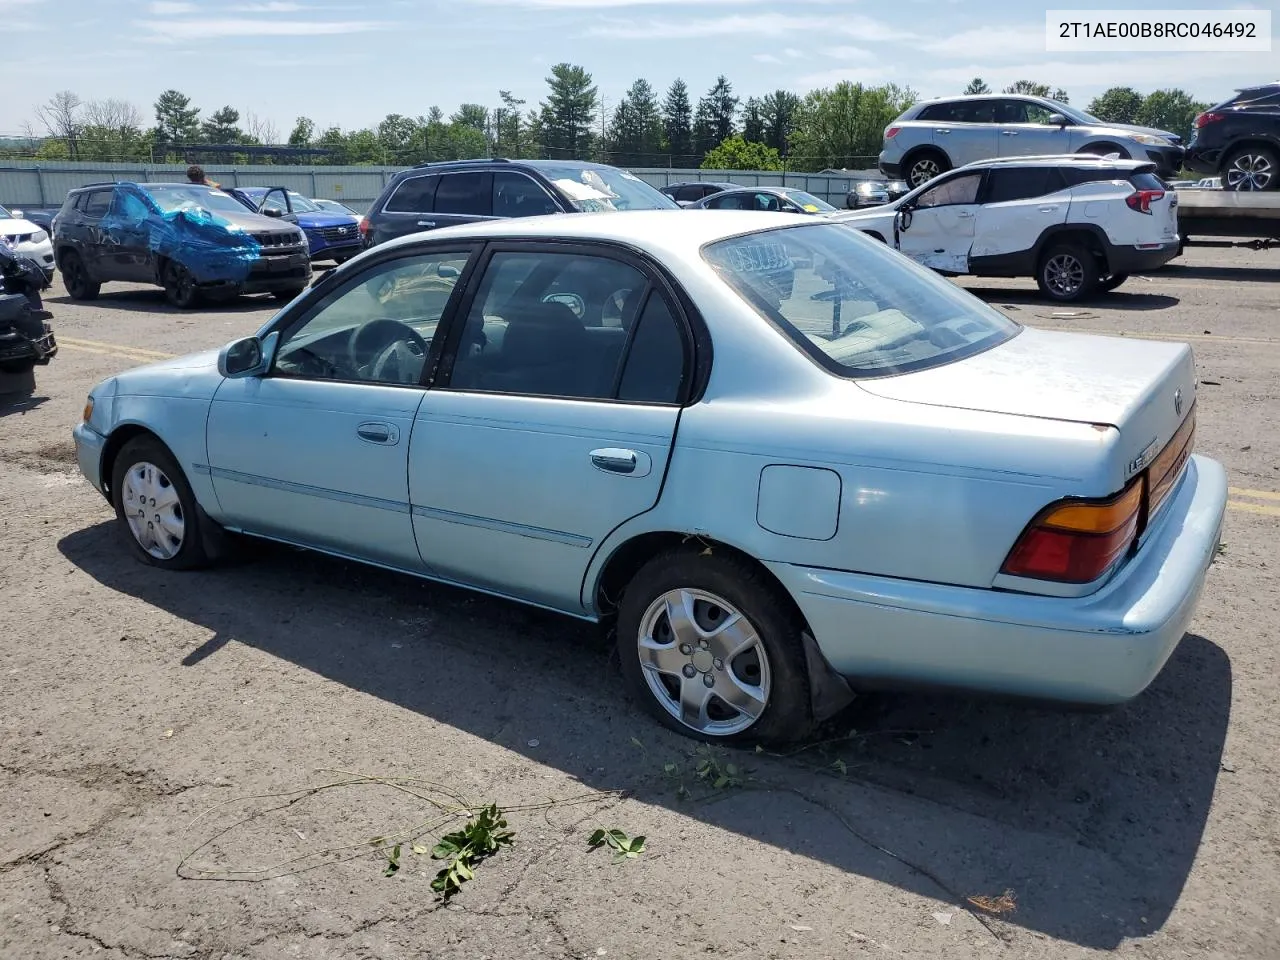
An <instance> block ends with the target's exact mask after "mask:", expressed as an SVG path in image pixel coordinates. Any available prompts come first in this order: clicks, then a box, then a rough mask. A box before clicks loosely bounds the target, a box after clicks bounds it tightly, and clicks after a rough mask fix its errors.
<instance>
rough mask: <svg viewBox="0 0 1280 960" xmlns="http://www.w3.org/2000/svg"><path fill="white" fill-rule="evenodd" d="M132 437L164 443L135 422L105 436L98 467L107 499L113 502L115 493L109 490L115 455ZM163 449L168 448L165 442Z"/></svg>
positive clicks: (113, 471)
mask: <svg viewBox="0 0 1280 960" xmlns="http://www.w3.org/2000/svg"><path fill="white" fill-rule="evenodd" d="M134 437H151V438H152V439H154V440H155V441H156V442H157V443H162V444H163V443H164V441H163V440H161V439H160V438H159V437H158V436H156V435H155V434H154V433H152V432H151V431H150V430H148V429H147V428H146V427H140V426H138V425H137V424H136V423H126V424H125V425H124V426H122V427H118V428H117V429H115V430H113V431H112V432H111V436H109V437H107V442H106V444H104V445H103V448H102V464H101V467H100V470H101V477H102V486H103V487H104V488H105V489H106V491H107V499H108V500H110V501H112V502H114V500H113V497H114V496H115V494H114V493H113V491H112V490H111V478H112V476H113V475H114V473H115V467H116V457H118V456H119V455H120V451H121V450H122V449H124V445H125V444H126V443H128V442H129V441H130V440H132V439H133V438H134ZM165 449H166V450H167V449H169V447H168V444H165Z"/></svg>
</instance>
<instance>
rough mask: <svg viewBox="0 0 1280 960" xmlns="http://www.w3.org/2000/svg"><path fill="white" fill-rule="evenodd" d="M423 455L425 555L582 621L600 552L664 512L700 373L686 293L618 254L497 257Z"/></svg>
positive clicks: (468, 304) (425, 432) (433, 406)
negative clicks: (682, 302)
mask: <svg viewBox="0 0 1280 960" xmlns="http://www.w3.org/2000/svg"><path fill="white" fill-rule="evenodd" d="M469 287H470V289H469V290H468V294H467V297H466V298H465V299H464V301H463V302H462V304H461V307H460V310H459V312H458V313H457V314H456V319H455V321H454V323H453V325H452V327H453V328H452V329H451V330H450V331H449V333H448V335H447V340H446V345H445V352H444V355H443V357H442V360H441V366H440V373H439V376H438V378H437V380H436V383H435V384H433V388H432V389H431V390H429V391H427V394H426V396H425V398H424V400H423V403H422V406H421V407H420V408H419V410H418V414H417V417H416V420H415V423H414V426H413V433H412V440H411V444H410V449H409V495H410V500H411V503H412V512H413V525H414V530H415V533H416V535H417V540H418V548H419V550H420V551H421V553H422V559H423V561H424V562H425V563H426V565H427V566H428V567H430V568H431V570H432V571H433V572H434V573H436V574H438V575H441V576H443V577H446V578H448V579H450V580H454V581H457V582H460V583H464V584H468V585H470V586H475V587H479V588H481V589H484V590H489V591H493V592H496V593H499V594H501V595H504V596H510V597H515V598H518V599H521V600H526V601H530V602H533V603H538V604H542V605H545V606H548V607H551V608H553V609H557V610H563V611H565V612H569V613H581V612H583V605H582V596H581V593H582V583H583V578H584V576H585V574H586V570H587V566H588V564H589V563H590V561H591V557H592V556H593V554H594V552H595V550H596V548H597V547H598V546H599V545H600V543H601V542H602V541H603V540H604V538H605V537H607V536H608V535H609V533H610V532H612V531H613V530H614V529H616V528H617V527H618V526H619V525H620V524H622V523H624V522H626V521H627V520H629V519H631V518H632V517H634V516H636V515H638V514H641V513H644V512H645V511H646V510H649V509H650V508H652V507H653V505H654V504H655V503H656V502H657V499H658V496H659V493H660V491H661V489H662V481H663V477H664V476H665V474H666V467H667V460H668V457H669V456H670V452H671V445H672V442H673V439H674V436H675V431H676V422H677V420H678V418H679V412H680V407H681V403H682V401H683V399H684V398H685V396H686V395H687V389H688V385H689V383H690V381H691V373H692V370H693V340H692V337H691V335H690V332H689V328H688V326H687V320H686V318H685V317H684V316H683V314H682V312H681V311H680V308H679V306H678V305H677V302H676V300H675V298H674V297H673V296H672V292H671V291H670V290H669V289H668V288H667V286H666V285H665V283H664V282H663V281H662V280H661V278H660V277H658V276H657V275H656V274H655V273H653V272H652V271H651V269H650V268H649V267H648V266H647V265H646V264H644V263H643V262H641V261H639V260H636V259H633V258H631V257H630V256H629V255H627V254H625V253H623V252H621V251H619V250H616V249H614V248H610V247H604V246H596V245H581V246H579V245H573V246H570V245H567V244H566V245H562V244H550V243H503V244H500V245H494V246H493V247H492V248H491V249H490V251H489V253H488V255H487V257H486V258H485V259H484V260H482V263H481V267H480V269H479V270H478V271H477V272H476V274H475V275H474V278H473V280H472V281H471V283H470V284H469Z"/></svg>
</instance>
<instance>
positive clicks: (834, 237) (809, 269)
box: [702, 223, 1022, 377]
mask: <svg viewBox="0 0 1280 960" xmlns="http://www.w3.org/2000/svg"><path fill="white" fill-rule="evenodd" d="M702 254H703V257H704V259H706V261H707V262H708V263H709V264H710V265H711V267H712V268H713V269H714V270H715V271H716V273H717V274H718V275H719V277H720V278H721V279H722V280H723V281H724V282H725V283H727V284H728V285H729V286H730V287H731V288H732V289H733V290H734V291H735V292H736V293H737V294H738V295H739V296H741V297H742V298H743V299H744V300H746V301H747V303H749V304H750V305H751V306H752V307H753V308H755V310H756V311H757V312H759V313H760V314H761V315H762V316H764V317H765V319H767V320H769V321H771V322H772V323H773V325H774V326H775V327H777V328H778V329H779V330H781V331H782V333H784V334H785V335H786V336H787V337H788V338H789V339H790V340H791V341H792V342H794V343H795V344H796V345H797V346H799V347H800V348H801V349H802V350H804V351H805V352H806V353H808V354H809V355H810V356H811V357H813V358H814V359H815V360H816V361H818V362H819V363H821V364H822V365H823V366H824V367H826V368H827V369H829V370H831V371H832V372H834V373H837V374H839V375H841V376H846V377H874V376H886V375H889V374H896V373H907V372H910V371H913V370H922V369H925V368H928V367H935V366H941V365H942V364H946V363H951V362H954V361H956V360H961V359H963V358H964V357H969V356H972V355H974V354H975V353H979V352H981V351H983V350H987V349H990V348H991V347H994V346H996V345H998V344H1000V343H1003V342H1004V341H1006V340H1008V339H1009V338H1011V337H1013V336H1015V335H1016V334H1017V333H1018V331H1020V330H1021V329H1022V328H1021V327H1020V326H1019V325H1018V324H1016V323H1014V322H1013V321H1012V320H1009V319H1008V318H1007V317H1006V316H1005V315H1004V314H1002V313H1000V312H999V311H998V310H996V309H995V308H993V307H990V306H988V305H987V304H985V303H983V302H982V301H981V300H979V299H978V298H977V297H975V296H973V295H972V294H970V293H967V292H966V291H964V290H962V289H960V288H959V287H957V286H955V285H954V284H952V283H950V282H949V281H947V280H944V279H942V278H941V277H939V276H937V275H936V274H934V273H933V272H932V271H930V270H927V269H925V268H924V267H921V266H919V265H918V264H915V263H913V262H911V261H910V260H908V259H907V258H906V257H903V256H901V255H900V254H897V253H894V252H893V251H892V250H890V249H889V248H888V247H886V246H885V245H884V244H882V243H879V242H877V241H875V240H872V239H870V238H869V237H865V236H862V235H861V234H859V233H857V232H855V231H853V230H851V229H849V228H848V227H845V226H841V225H839V224H834V223H822V224H814V225H812V226H809V225H805V226H801V227H789V228H788V227H782V228H775V229H773V230H765V231H760V232H757V233H752V234H747V235H745V236H738V237H731V238H729V239H726V240H718V241H715V242H713V243H710V244H708V245H707V246H706V247H704V248H703V251H702Z"/></svg>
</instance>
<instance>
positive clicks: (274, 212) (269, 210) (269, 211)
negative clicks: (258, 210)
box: [262, 207, 284, 217]
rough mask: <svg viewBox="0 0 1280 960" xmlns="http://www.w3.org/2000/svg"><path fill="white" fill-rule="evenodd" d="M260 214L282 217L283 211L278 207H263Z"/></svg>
mask: <svg viewBox="0 0 1280 960" xmlns="http://www.w3.org/2000/svg"><path fill="white" fill-rule="evenodd" d="M262 215H263V216H264V217H283V216H284V211H283V210H281V209H280V208H279V207H265V208H263V211H262Z"/></svg>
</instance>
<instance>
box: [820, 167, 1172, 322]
mask: <svg viewBox="0 0 1280 960" xmlns="http://www.w3.org/2000/svg"><path fill="white" fill-rule="evenodd" d="M1177 204H1178V199H1177V194H1176V193H1175V192H1174V191H1173V190H1171V189H1169V187H1168V186H1167V185H1166V184H1165V183H1164V181H1162V180H1161V179H1160V178H1159V177H1158V176H1156V174H1155V165H1154V164H1152V163H1148V162H1144V161H1139V160H1121V159H1117V158H1114V157H1092V156H1080V155H1075V154H1071V155H1066V156H1052V157H1007V158H1003V159H999V160H981V161H978V162H977V163H971V164H968V165H967V166H964V167H960V168H958V169H956V170H952V171H949V172H947V173H944V174H942V175H941V176H939V177H937V178H936V179H933V180H930V181H929V182H928V183H926V184H924V185H923V186H920V187H917V188H916V189H914V190H912V191H911V192H910V193H908V194H906V195H905V196H904V197H902V198H901V199H899V200H897V201H895V202H893V203H891V204H887V205H885V206H881V207H873V208H871V209H868V210H851V211H848V212H841V213H835V214H829V215H828V216H829V218H830V219H832V220H835V221H837V222H840V223H843V224H846V225H847V226H850V227H854V228H856V229H858V230H861V231H863V232H864V233H868V234H871V235H872V236H874V237H875V238H876V239H878V240H882V241H884V242H885V243H888V244H890V245H891V246H893V247H894V248H895V249H897V250H899V251H901V252H902V253H904V254H906V255H907V256H908V257H910V258H911V259H913V260H915V261H917V262H919V263H921V264H923V265H924V266H927V267H931V268H933V269H934V270H937V271H938V272H939V273H943V274H946V275H948V276H960V275H965V274H967V275H970V276H979V277H1035V279H1036V282H1037V283H1038V284H1039V285H1040V290H1041V292H1042V293H1043V294H1044V295H1045V296H1046V297H1048V298H1050V299H1051V300H1060V301H1072V300H1080V299H1082V298H1085V297H1088V296H1090V295H1092V294H1094V293H1096V292H1098V291H1099V290H1114V289H1115V288H1116V287H1118V286H1120V284H1122V283H1124V281H1125V279H1126V278H1127V277H1128V276H1129V274H1131V273H1142V272H1146V271H1150V270H1155V269H1156V268H1157V267H1160V266H1162V265H1163V264H1165V263H1167V262H1168V261H1169V260H1171V259H1172V258H1174V257H1176V256H1177V255H1178V250H1179V243H1178V213H1177Z"/></svg>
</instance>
